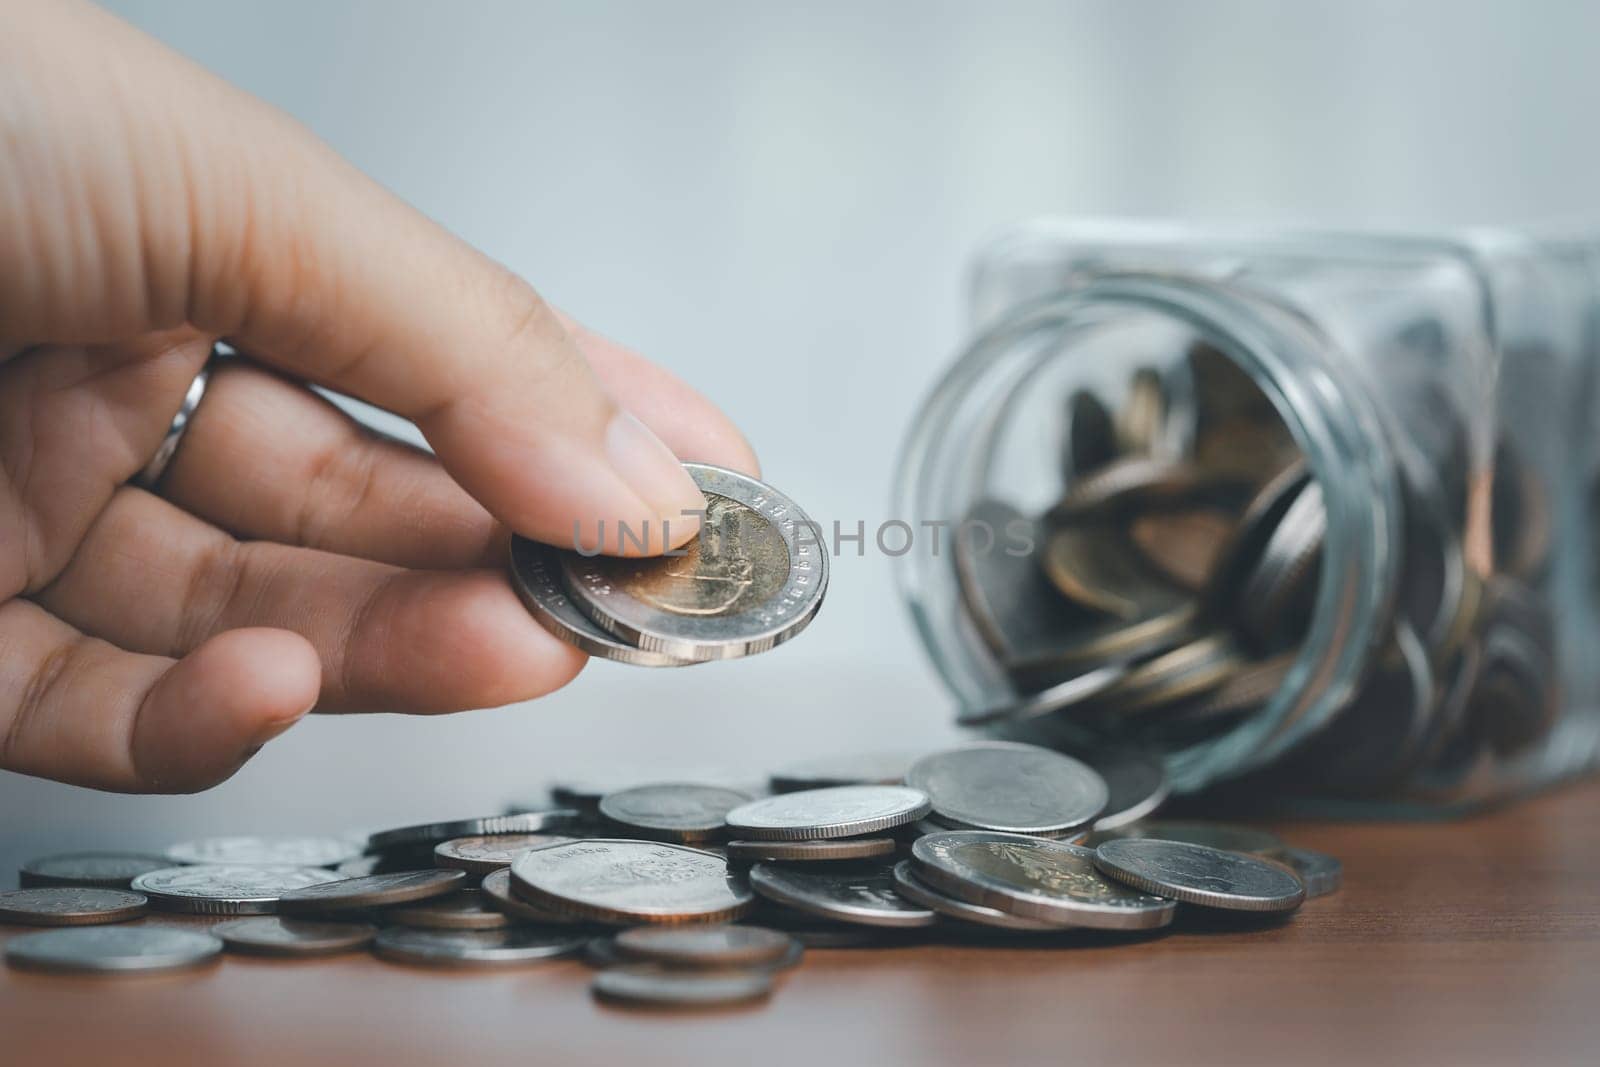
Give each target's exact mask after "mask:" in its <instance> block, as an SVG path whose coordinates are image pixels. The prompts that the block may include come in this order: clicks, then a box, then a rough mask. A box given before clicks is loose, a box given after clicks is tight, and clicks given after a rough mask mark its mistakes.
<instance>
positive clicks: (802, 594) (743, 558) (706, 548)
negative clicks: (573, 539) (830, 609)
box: [560, 463, 828, 660]
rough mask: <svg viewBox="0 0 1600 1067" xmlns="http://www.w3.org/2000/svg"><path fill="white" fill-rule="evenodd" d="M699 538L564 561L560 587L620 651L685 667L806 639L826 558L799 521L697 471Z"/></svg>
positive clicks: (763, 498)
mask: <svg viewBox="0 0 1600 1067" xmlns="http://www.w3.org/2000/svg"><path fill="white" fill-rule="evenodd" d="M684 469H685V470H686V471H688V472H689V475H690V477H692V478H693V479H694V480H695V483H696V484H697V485H699V487H700V489H701V491H702V492H704V493H705V498H706V509H705V516H704V519H703V521H702V524H701V529H700V534H699V536H698V537H696V538H695V539H694V540H692V541H690V542H689V544H687V545H685V546H684V548H683V549H682V550H681V552H682V554H680V555H672V556H652V557H631V558H628V557H620V556H603V555H594V556H584V555H582V554H580V553H577V552H562V553H561V554H560V564H561V569H562V580H563V582H564V583H565V585H566V588H567V592H568V593H569V594H570V595H571V596H572V599H573V600H574V601H575V602H576V603H577V605H578V607H579V608H581V609H582V610H583V612H584V614H586V615H588V616H589V618H591V619H592V620H594V621H595V622H596V623H598V624H599V625H600V627H601V628H602V629H604V630H606V631H608V632H609V633H611V634H613V635H615V636H616V637H619V638H621V639H622V640H623V641H624V642H627V643H630V644H634V645H637V646H638V647H640V648H642V649H645V650H647V651H651V652H660V653H664V654H666V655H669V656H675V657H678V658H680V659H689V660H712V659H733V658H736V657H739V656H749V655H754V654H755V653H758V652H765V651H766V650H767V649H769V648H772V647H773V646H774V645H777V644H779V643H781V642H783V641H787V640H788V639H789V638H791V637H793V636H794V635H795V634H797V633H799V632H800V631H801V630H803V629H804V628H805V627H806V625H807V624H808V623H809V622H810V621H811V619H812V618H813V617H814V616H815V615H816V612H817V609H818V608H819V607H821V605H822V598H823V594H824V593H825V592H826V591H827V587H828V555H827V553H826V552H825V551H823V546H822V545H821V544H820V543H819V541H820V538H818V537H816V536H815V530H816V527H815V526H814V524H812V522H811V520H810V519H809V518H807V517H806V514H805V512H803V511H801V510H800V508H799V507H798V506H797V505H796V504H795V503H794V501H792V500H790V499H789V498H788V497H786V496H784V495H783V494H781V493H779V492H778V491H777V490H775V489H773V488H772V487H771V486H769V485H766V484H764V483H762V482H759V481H757V480H756V479H754V478H751V477H749V476H748V475H744V474H739V473H737V472H735V471H730V470H724V469H722V468H721V467H713V466H709V465H707V464H703V463H685V464H684Z"/></svg>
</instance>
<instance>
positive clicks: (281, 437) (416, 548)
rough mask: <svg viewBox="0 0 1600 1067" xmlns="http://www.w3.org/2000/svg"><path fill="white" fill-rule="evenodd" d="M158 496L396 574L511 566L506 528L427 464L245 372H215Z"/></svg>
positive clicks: (259, 374) (316, 400) (266, 377)
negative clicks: (397, 569)
mask: <svg viewBox="0 0 1600 1067" xmlns="http://www.w3.org/2000/svg"><path fill="white" fill-rule="evenodd" d="M161 495H162V496H164V497H166V498H167V499H168V500H170V501H172V502H173V503H174V504H177V505H178V506H179V507H181V508H183V509H184V510H186V511H189V512H191V513H193V514H195V515H198V516H200V517H201V518H203V519H205V520H207V521H208V522H211V523H213V524H215V525H217V526H220V527H222V528H223V529H225V530H227V531H229V532H230V533H233V534H235V535H236V536H238V537H242V538H246V539H252V540H253V539H260V540H267V541H277V542H280V543H283V544H291V545H304V546H306V547H308V548H320V549H323V550H325V551H328V552H337V553H340V554H342V555H348V556H361V557H363V558H366V559H373V560H378V561H380V562H384V563H393V564H395V565H397V566H401V567H429V568H437V569H456V568H467V567H503V566H505V558H506V545H505V536H504V532H503V528H502V527H500V525H499V524H498V523H496V522H495V521H494V518H493V516H491V515H490V514H489V513H488V511H486V510H484V507H483V505H481V504H479V503H478V502H477V501H476V500H474V499H472V497H471V496H469V495H468V494H467V492H466V490H464V489H462V488H461V487H460V486H459V485H457V484H456V482H455V480H454V479H452V478H451V477H450V475H448V474H446V473H445V470H444V468H443V467H441V466H440V465H439V463H438V461H437V460H435V459H434V458H433V457H432V456H430V455H428V454H427V453H426V452H424V451H422V450H420V449H416V448H412V447H411V446H410V445H407V444H404V443H402V442H399V441H395V440H393V439H391V438H387V437H384V436H382V435H379V434H376V433H373V432H371V431H369V430H367V429H366V428H364V427H362V426H361V425H360V424H359V423H357V422H356V421H355V420H354V419H352V418H350V417H349V416H347V415H346V414H345V413H344V412H342V411H340V410H339V409H338V408H337V407H335V406H334V405H333V404H331V403H329V402H328V401H326V400H324V399H322V398H321V397H319V396H318V395H316V394H315V393H313V392H312V391H311V390H309V389H307V388H306V387H305V386H303V385H299V384H297V383H295V382H291V381H288V380H286V379H284V378H281V377H278V376H277V375H274V374H269V373H267V372H265V371H262V370H258V369H256V368H253V367H249V366H247V365H243V364H237V365H229V364H223V365H222V366H221V367H220V368H219V369H218V370H217V371H216V372H215V373H213V374H212V376H211V384H210V386H209V387H208V388H207V389H206V395H205V400H204V401H203V402H202V403H201V405H200V407H199V408H198V409H197V410H196V412H195V414H194V418H193V419H192V420H191V421H190V423H189V429H188V431H187V432H186V433H185V434H184V438H183V444H182V447H180V448H179V449H178V451H177V454H176V455H175V456H174V457H173V460H172V464H171V466H170V467H168V468H167V474H166V477H165V478H163V479H162V483H161Z"/></svg>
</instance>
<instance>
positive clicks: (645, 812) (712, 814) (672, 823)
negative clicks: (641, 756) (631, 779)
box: [600, 782, 750, 841]
mask: <svg viewBox="0 0 1600 1067" xmlns="http://www.w3.org/2000/svg"><path fill="white" fill-rule="evenodd" d="M749 800H750V798H749V797H748V796H746V795H745V794H743V793H739V792H736V791H734V790H732V789H722V788H720V787H718V786H710V785H694V784H691V783H687V782H662V783H658V784H655V785H640V786H634V787H633V788H631V789H621V790H618V791H617V792H615V793H607V794H606V795H605V796H604V797H602V798H601V800H600V814H601V815H603V816H605V817H606V818H607V819H610V820H611V821H612V822H614V823H616V824H618V825H619V826H622V827H623V828H625V829H627V830H631V831H633V832H634V833H635V834H637V835H638V836H640V837H659V838H663V839H665V840H669V841H703V840H705V839H707V838H710V837H714V836H715V835H716V834H718V833H719V832H721V831H722V830H723V829H724V828H725V827H726V826H727V823H726V817H727V814H728V812H730V811H732V810H733V809H734V808H737V807H738V806H739V805H741V804H746V803H748V802H749Z"/></svg>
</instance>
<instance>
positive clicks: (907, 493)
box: [898, 273, 1400, 791]
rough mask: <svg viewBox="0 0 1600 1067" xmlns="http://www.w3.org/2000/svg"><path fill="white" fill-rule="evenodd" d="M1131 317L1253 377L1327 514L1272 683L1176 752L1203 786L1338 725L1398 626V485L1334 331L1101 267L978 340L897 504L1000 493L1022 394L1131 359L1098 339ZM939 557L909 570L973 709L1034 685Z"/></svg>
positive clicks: (928, 510) (907, 458)
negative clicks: (1285, 654) (1294, 632)
mask: <svg viewBox="0 0 1600 1067" xmlns="http://www.w3.org/2000/svg"><path fill="white" fill-rule="evenodd" d="M1136 323H1146V324H1148V325H1149V327H1150V329H1151V330H1152V331H1154V332H1155V333H1159V332H1160V331H1161V330H1162V329H1163V328H1164V329H1166V330H1168V331H1169V332H1170V333H1171V334H1172V335H1173V336H1186V337H1188V338H1191V339H1192V340H1193V342H1195V343H1197V344H1203V345H1205V346H1207V347H1208V348H1209V349H1210V350H1212V351H1213V352H1215V353H1217V354H1218V355H1219V356H1220V358H1222V359H1223V360H1225V361H1226V362H1227V363H1228V364H1229V365H1231V366H1232V367H1233V368H1235V369H1236V370H1237V371H1239V372H1242V375H1243V377H1244V378H1245V379H1247V380H1248V381H1249V382H1251V383H1253V384H1254V387H1255V388H1256V389H1258V390H1259V393H1260V395H1261V396H1262V397H1264V398H1265V400H1266V401H1267V402H1268V403H1269V404H1270V405H1271V409H1272V412H1273V413H1274V414H1275V416H1276V418H1277V420H1278V421H1279V422H1280V423H1281V426H1282V428H1283V430H1285V431H1286V432H1287V435H1288V437H1289V438H1290V439H1292V443H1293V446H1294V447H1295V448H1296V449H1297V450H1298V452H1299V455H1300V456H1301V457H1303V460H1304V464H1305V466H1306V468H1308V469H1309V472H1310V478H1311V480H1312V482H1313V483H1314V484H1315V485H1316V486H1317V488H1318V490H1319V491H1320V493H1321V495H1322V505H1323V512H1324V513H1325V523H1326V527H1325V534H1324V537H1323V541H1322V546H1321V559H1320V564H1319V567H1320V572H1321V577H1320V581H1318V582H1317V587H1316V592H1315V599H1314V603H1313V604H1312V606H1311V608H1310V615H1309V618H1310V622H1309V626H1308V628H1307V630H1306V633H1305V637H1304V639H1303V640H1302V641H1301V642H1300V643H1299V645H1298V648H1297V650H1296V651H1294V653H1293V655H1292V660H1291V661H1290V662H1289V663H1288V664H1287V667H1286V669H1285V670H1284V673H1283V674H1282V680H1281V683H1280V684H1278V685H1277V687H1276V691H1275V693H1274V694H1273V695H1272V696H1271V697H1270V698H1268V699H1267V700H1266V701H1265V703H1264V704H1263V705H1262V706H1261V707H1260V708H1259V710H1258V711H1255V712H1253V713H1251V714H1247V715H1245V716H1243V717H1242V718H1241V719H1240V720H1239V721H1238V722H1237V723H1236V724H1234V725H1231V726H1228V727H1226V728H1225V729H1223V730H1221V732H1218V733H1214V734H1211V735H1210V736H1205V737H1203V738H1201V739H1199V740H1195V741H1193V742H1190V743H1183V742H1181V741H1180V742H1178V743H1175V744H1173V745H1172V746H1171V747H1166V748H1165V753H1164V754H1165V758H1166V761H1167V764H1168V770H1169V774H1170V776H1171V778H1172V781H1173V785H1174V788H1176V789H1178V790H1180V791H1193V790H1195V789H1199V788H1201V787H1203V786H1205V785H1208V784H1210V783H1212V782H1214V781H1217V780H1220V779H1222V778H1225V777H1230V776H1233V775H1237V774H1240V773H1243V772H1245V771H1248V770H1250V769H1253V768H1255V767H1257V766H1259V765H1261V764H1264V763H1266V762H1268V761H1270V760H1271V759H1272V758H1273V757H1275V756H1277V755H1279V754H1281V753H1282V752H1284V751H1285V750H1287V749H1288V748H1290V747H1292V746H1293V745H1294V744H1296V743H1297V742H1298V741H1300V740H1301V739H1302V738H1304V737H1306V736H1308V735H1309V734H1310V733H1311V732H1314V731H1315V729H1316V728H1317V727H1319V726H1320V725H1321V724H1322V723H1324V722H1325V721H1327V719H1328V718H1329V717H1330V716H1331V715H1332V714H1334V713H1335V711H1336V710H1337V709H1338V708H1339V707H1340V706H1341V705H1342V704H1343V703H1344V702H1345V701H1346V700H1348V698H1349V697H1350V695H1351V693H1352V691H1353V688H1354V686H1355V685H1356V683H1357V681H1358V680H1359V678H1360V677H1361V676H1362V674H1363V672H1364V670H1365V668H1366V665H1367V662H1368V659H1369V657H1370V655H1371V654H1372V651H1373V649H1374V648H1375V646H1377V645H1378V643H1379V642H1380V641H1381V639H1382V637H1383V634H1384V632H1385V629H1386V626H1387V622H1388V619H1389V614H1390V610H1391V607H1392V598H1393V590H1394V586H1395V581H1394V574H1395V569H1396V566H1397V562H1396V561H1397V555H1398V554H1397V552H1396V551H1395V545H1396V543H1397V541H1398V538H1399V536H1400V531H1399V525H1398V523H1399V520H1398V515H1399V507H1398V488H1397V486H1396V485H1395V484H1394V475H1393V473H1392V471H1393V467H1392V465H1391V464H1390V463H1389V462H1387V457H1386V455H1385V454H1384V452H1385V449H1386V447H1387V446H1386V445H1385V439H1384V436H1383V434H1382V432H1381V430H1380V428H1379V423H1378V420H1377V417H1376V415H1375V413H1374V412H1373V411H1372V409H1371V407H1370V405H1369V404H1368V403H1367V402H1365V399H1364V397H1363V396H1361V395H1360V390H1359V388H1357V387H1356V386H1355V385H1353V384H1352V383H1349V382H1346V381H1342V380H1341V377H1340V375H1339V372H1338V371H1337V369H1336V368H1337V366H1338V365H1339V359H1338V358H1337V356H1336V355H1335V354H1334V352H1333V346H1332V342H1331V341H1330V339H1328V338H1327V337H1325V336H1322V335H1320V334H1318V333H1316V332H1315V331H1314V330H1313V329H1312V327H1311V326H1310V325H1309V324H1308V323H1306V322H1305V321H1304V320H1303V319H1300V318H1298V317H1296V316H1294V315H1293V314H1292V313H1290V312H1288V311H1286V310H1284V309H1282V308H1280V307H1278V306H1277V305H1274V304H1272V303H1271V302H1270V301H1267V300H1265V299H1264V298H1262V297H1260V296H1259V295H1256V294H1252V293H1248V292H1244V291H1237V290H1234V289H1231V288H1229V287H1228V286H1227V285H1225V284H1221V283H1218V282H1216V281H1214V280H1211V279H1189V278H1182V277H1174V276H1167V275H1155V274H1142V273H1141V274H1125V275H1102V276H1099V277H1097V278H1095V279H1094V280H1092V281H1090V282H1088V283H1086V284H1083V285H1081V286H1079V287H1076V288H1074V289H1072V290H1070V291H1067V292H1064V293H1060V294H1057V295H1054V296H1051V297H1048V298H1045V299H1041V300H1038V301H1035V302H1033V303H1030V304H1026V305H1023V306H1020V307H1018V308H1016V309H1015V310H1014V311H1013V312H1012V313H1010V314H1009V315H1006V316H1004V317H1003V318H1001V319H999V320H997V321H995V322H994V323H993V324H991V326H990V327H989V328H988V329H987V330H986V331H985V332H984V333H983V334H982V335H981V336H979V337H978V338H977V339H976V341H975V342H974V343H973V344H972V345H971V346H970V347H969V348H968V350H967V351H966V352H965V353H963V354H962V356H961V357H960V358H959V359H958V360H957V362H956V363H955V365H954V366H953V367H952V368H951V369H950V370H949V371H948V372H947V373H946V375H945V377H944V378H943V379H942V380H941V382H940V383H939V384H938V386H937V387H936V388H935V390H934V392H933V393H932V395H931V396H930V397H929V399H928V401H927V402H926V404H925V405H924V407H923V409H922V411H921V413H920V414H919V416H918V420H917V423H916V425H915V427H914V430H913V433H912V435H911V436H910V438H908V443H907V447H906V451H905V453H904V454H903V456H902V462H901V469H900V474H899V479H898V484H899V486H900V491H901V499H900V501H899V505H900V509H901V510H900V513H901V514H906V515H908V516H909V515H916V516H918V517H935V518H942V517H945V516H943V515H941V514H940V512H941V511H945V512H949V511H950V510H952V509H962V508H965V507H966V506H969V505H970V504H972V503H973V502H974V501H975V500H978V499H981V498H983V497H984V496H986V495H989V494H990V493H991V491H992V488H993V486H994V484H995V482H996V481H997V478H998V480H1004V478H1005V477H1008V475H1006V474H1001V475H999V476H997V474H996V472H997V471H1001V472H1005V471H1010V470H1012V469H1014V466H1015V465H1014V464H1012V462H1011V459H1012V457H1011V456H1010V455H1009V453H1010V452H1011V451H1012V449H1013V448H1014V445H1013V444H1012V443H1010V442H1008V441H1007V440H1006V439H1005V438H1006V436H1007V435H1006V432H1005V428H1006V426H1007V425H1008V424H1012V423H1015V422H1016V420H1017V418H1018V413H1019V408H1020V406H1022V405H1026V404H1036V403H1038V402H1039V401H1038V399H1037V394H1048V395H1052V396H1056V397H1058V398H1059V395H1060V382H1059V381H1055V380H1054V379H1053V378H1052V375H1059V376H1060V381H1065V382H1073V381H1087V380H1091V379H1093V378H1094V377H1095V376H1096V375H1097V374H1100V375H1101V376H1102V377H1103V376H1104V375H1105V374H1106V373H1111V374H1116V373H1118V372H1119V371H1122V370H1125V369H1126V362H1124V365H1123V366H1122V367H1107V366H1101V365H1100V363H1101V362H1105V363H1110V362H1112V361H1111V360H1109V359H1107V360H1100V358H1099V356H1098V355H1097V353H1099V352H1101V351H1103V349H1102V348H1100V347H1097V344H1098V343H1099V342H1096V341H1095V340H1094V339H1095V338H1096V337H1099V338H1100V339H1101V342H1103V340H1104V338H1105V336H1106V332H1107V330H1108V329H1109V330H1110V331H1111V332H1113V333H1115V332H1116V331H1117V330H1118V329H1122V328H1124V327H1128V326H1129V324H1136ZM1124 340H1125V338H1124ZM1124 378H1126V375H1124ZM1171 429H1172V428H1170V427H1169V430H1171ZM1191 431H1192V428H1189V429H1188V430H1186V429H1185V428H1183V427H1179V428H1177V429H1176V430H1172V432H1174V433H1178V434H1180V435H1181V434H1184V433H1186V432H1191ZM1034 443H1035V444H1036V445H1037V443H1038V442H1037V441H1035V442H1034ZM1156 447H1161V446H1160V445H1159V444H1158V445H1157V446H1156ZM1013 485H1014V486H1018V487H1019V488H1018V492H1021V493H1024V494H1025V493H1026V492H1027V491H1028V487H1027V486H1021V485H1020V483H1018V482H1016V481H1015V480H1014V481H1013ZM935 569H937V568H936V567H930V566H929V563H928V561H926V560H922V561H918V562H916V563H914V564H913V565H912V566H910V567H905V566H902V569H901V579H902V586H903V587H904V589H905V592H906V594H907V598H908V601H909V602H910V604H911V606H912V613H913V618H914V620H915V622H916V624H917V626H918V627H919V629H921V631H922V635H923V637H924V639H925V642H926V644H927V646H928V647H929V648H930V650H932V651H933V653H934V660H935V664H936V666H937V667H938V668H939V670H940V671H941V673H942V674H943V675H944V676H945V679H946V681H947V682H948V683H949V685H950V687H951V689H952V690H953V691H954V692H955V693H956V695H957V697H958V699H959V700H960V701H961V702H962V703H963V705H965V709H964V710H966V711H971V710H972V709H974V708H976V707H978V706H979V705H982V704H984V703H988V704H990V705H991V706H992V705H993V704H994V703H995V702H997V701H1003V700H1005V699H1007V697H1009V698H1010V699H1013V700H1015V699H1017V698H1019V697H1020V696H1023V695H1024V694H1023V693H1021V692H1020V691H1019V688H1018V686H1017V685H1016V684H1015V683H1014V680H1013V678H1012V677H1011V676H1010V675H1009V674H1008V673H1007V669H1006V668H1005V667H1002V666H1001V665H1000V664H999V662H998V661H997V658H996V657H995V656H993V655H986V652H987V650H985V649H984V648H983V647H982V642H981V641H975V640H974V635H973V633H972V629H973V627H972V625H971V619H970V618H967V617H966V616H967V612H966V611H965V610H963V608H962V606H961V605H959V604H957V605H951V604H949V603H947V602H944V601H943V600H942V599H941V596H942V594H939V593H936V592H934V589H935V587H936V586H941V587H942V586H945V585H948V584H949V576H948V575H946V576H945V577H944V578H943V580H942V582H941V580H940V579H939V577H938V576H937V575H935V574H934V573H932V570H935ZM952 616H953V617H952ZM957 646H960V647H957Z"/></svg>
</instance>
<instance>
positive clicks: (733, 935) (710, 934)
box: [614, 925, 797, 968]
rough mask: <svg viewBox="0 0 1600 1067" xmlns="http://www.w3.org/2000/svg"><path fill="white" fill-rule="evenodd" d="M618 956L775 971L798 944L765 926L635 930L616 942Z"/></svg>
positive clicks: (678, 964)
mask: <svg viewBox="0 0 1600 1067" xmlns="http://www.w3.org/2000/svg"><path fill="white" fill-rule="evenodd" d="M614 942H615V947H616V950H617V952H618V954H619V955H621V956H624V957H629V958H632V959H634V960H638V961H642V962H645V963H659V964H661V965H662V966H664V967H690V968H706V967H711V968H717V967H772V966H774V965H777V964H779V963H781V962H783V961H784V960H785V958H786V957H788V956H789V955H790V953H792V952H793V950H794V947H795V945H796V944H797V942H796V941H795V940H794V938H792V937H790V936H789V935H788V934H785V933H782V932H781V931H778V930H769V929H767V928H766V927H764V926H726V925H723V926H635V927H633V928H632V929H629V930H623V931H622V932H621V933H619V934H617V936H616V938H615V939H614Z"/></svg>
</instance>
